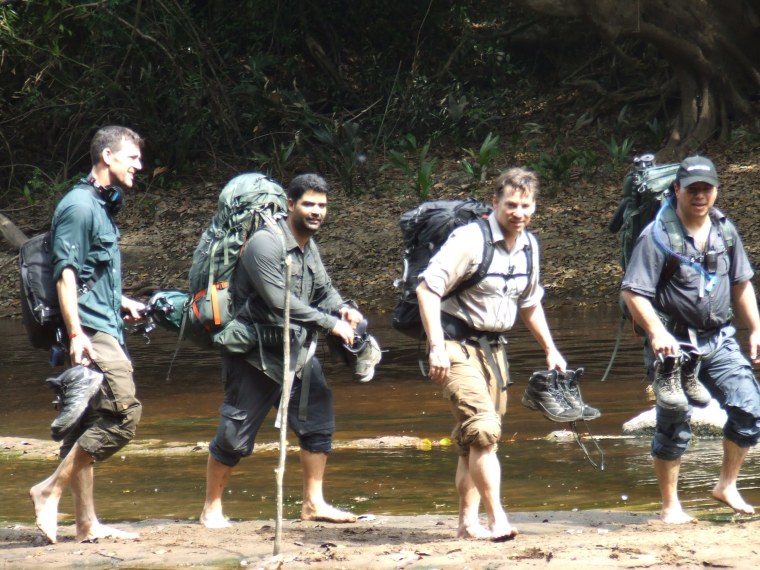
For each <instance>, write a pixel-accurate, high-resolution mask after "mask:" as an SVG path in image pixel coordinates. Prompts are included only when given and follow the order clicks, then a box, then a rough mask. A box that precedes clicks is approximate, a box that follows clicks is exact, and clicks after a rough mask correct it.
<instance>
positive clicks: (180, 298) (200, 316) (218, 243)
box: [153, 172, 288, 379]
mask: <svg viewBox="0 0 760 570" xmlns="http://www.w3.org/2000/svg"><path fill="white" fill-rule="evenodd" d="M287 208H288V199H287V196H286V195H285V191H284V190H283V189H282V187H281V186H280V185H279V184H278V183H277V182H275V181H274V180H272V179H271V178H269V177H267V176H265V175H264V174H261V173H257V172H250V173H245V174H240V175H238V176H236V177H234V178H232V179H231V180H230V181H229V182H228V183H227V184H226V185H225V186H224V188H223V189H222V191H221V193H220V194H219V200H218V208H217V212H216V214H214V217H213V218H212V220H211V222H210V223H209V225H208V227H207V228H206V230H205V231H204V232H203V234H202V235H201V237H200V240H199V242H198V245H197V246H196V248H195V251H194V252H193V260H192V264H191V267H190V273H189V290H188V291H187V292H182V291H176V290H170V291H158V292H157V293H156V294H154V297H153V299H154V300H156V301H158V302H168V303H170V304H171V305H172V306H173V307H174V308H173V310H172V311H170V312H169V313H167V314H163V315H156V323H157V324H159V325H161V326H162V327H164V328H166V329H168V330H171V331H173V332H176V333H178V335H179V340H178V343H177V350H175V353H174V357H173V358H172V363H173V362H174V358H176V354H177V351H178V350H179V345H180V343H181V342H182V339H183V338H185V337H187V338H189V339H190V340H192V341H193V342H194V343H195V344H197V345H199V346H201V347H202V348H213V347H214V342H213V341H214V335H216V334H217V333H219V332H220V331H222V329H224V327H225V326H226V325H227V324H228V323H229V322H230V321H232V319H233V317H234V310H233V308H232V306H231V305H232V296H231V294H230V291H231V289H230V288H231V286H232V282H233V275H234V271H235V268H236V267H237V263H238V260H239V259H240V254H241V252H242V249H243V246H244V245H245V243H246V242H247V241H248V239H249V238H250V236H251V235H252V234H253V233H254V232H255V231H256V230H258V229H260V228H262V227H263V226H264V225H269V226H270V227H277V223H276V220H277V218H278V217H279V216H280V215H283V214H284V213H285V212H287ZM161 299H163V300H161ZM169 372H170V373H171V367H170V369H169ZM167 379H168V375H167Z"/></svg>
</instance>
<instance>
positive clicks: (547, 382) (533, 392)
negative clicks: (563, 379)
mask: <svg viewBox="0 0 760 570" xmlns="http://www.w3.org/2000/svg"><path fill="white" fill-rule="evenodd" d="M522 404H523V406H525V407H526V408H530V409H531V410H537V411H539V412H541V413H542V414H543V415H544V417H545V418H546V419H548V420H551V421H553V422H574V421H576V420H579V419H581V418H582V417H583V411H582V410H581V409H580V408H578V407H573V406H572V405H571V404H570V403H568V401H567V400H566V399H565V397H564V395H563V394H562V389H561V388H560V387H559V383H558V382H557V371H556V370H542V371H539V372H534V373H533V375H532V376H531V377H530V380H528V387H527V388H526V389H525V393H524V394H523V397H522Z"/></svg>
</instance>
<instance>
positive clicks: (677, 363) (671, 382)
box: [652, 354, 689, 411]
mask: <svg viewBox="0 0 760 570" xmlns="http://www.w3.org/2000/svg"><path fill="white" fill-rule="evenodd" d="M652 389H653V390H654V397H655V399H656V400H657V405H658V406H660V407H661V408H664V409H666V410H681V411H686V410H688V409H689V402H688V400H687V399H686V394H684V392H683V388H682V387H681V355H680V354H679V355H678V356H673V355H671V356H665V357H664V358H662V359H660V358H658V359H657V360H655V362H654V382H653V383H652Z"/></svg>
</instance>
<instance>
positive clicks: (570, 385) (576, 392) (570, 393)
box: [557, 368, 602, 421]
mask: <svg viewBox="0 0 760 570" xmlns="http://www.w3.org/2000/svg"><path fill="white" fill-rule="evenodd" d="M582 375H583V368H577V369H575V370H565V372H564V373H563V372H559V373H558V374H557V383H558V384H559V387H560V388H561V389H562V393H563V394H564V396H565V400H566V401H567V403H568V404H569V405H570V407H571V408H579V409H580V410H581V414H582V415H581V418H582V419H584V420H586V421H590V420H595V419H596V418H598V417H599V416H601V415H602V412H600V411H599V410H597V409H596V408H592V407H591V406H589V405H588V404H586V403H585V402H584V401H583V397H582V396H581V387H580V385H579V384H578V379H579V378H580V377H581V376H582Z"/></svg>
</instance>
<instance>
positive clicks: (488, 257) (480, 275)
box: [450, 218, 493, 295]
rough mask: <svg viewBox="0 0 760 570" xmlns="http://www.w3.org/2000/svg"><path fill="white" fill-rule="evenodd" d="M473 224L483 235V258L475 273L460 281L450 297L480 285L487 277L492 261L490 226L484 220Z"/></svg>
mask: <svg viewBox="0 0 760 570" xmlns="http://www.w3.org/2000/svg"><path fill="white" fill-rule="evenodd" d="M475 223H476V224H478V227H479V228H480V231H481V233H482V234H483V256H482V259H481V261H480V265H478V268H477V270H475V273H473V274H472V275H470V277H468V278H467V279H465V280H464V281H462V283H460V284H459V286H458V287H457V288H456V289H455V290H454V291H452V292H451V294H450V295H456V294H457V293H460V292H462V291H464V290H466V289H469V288H470V287H473V286H475V285H477V284H478V283H480V282H481V281H482V280H483V279H484V278H485V276H486V275H488V269H489V267H491V262H492V261H493V234H492V233H491V224H489V223H488V220H487V219H485V218H477V219H476V220H475Z"/></svg>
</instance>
